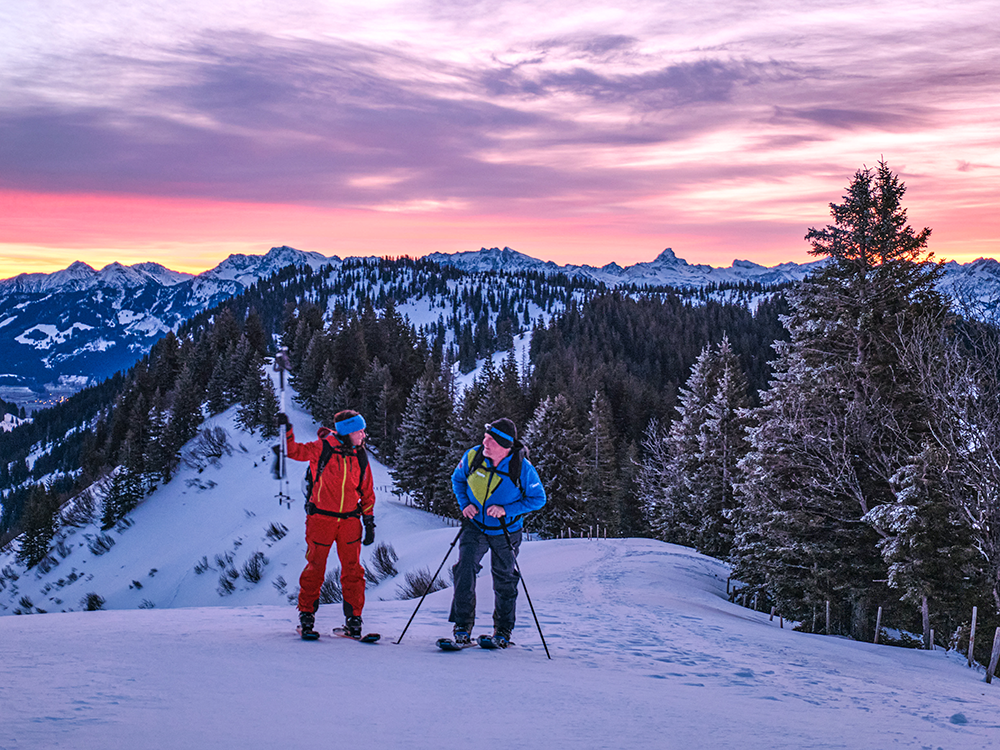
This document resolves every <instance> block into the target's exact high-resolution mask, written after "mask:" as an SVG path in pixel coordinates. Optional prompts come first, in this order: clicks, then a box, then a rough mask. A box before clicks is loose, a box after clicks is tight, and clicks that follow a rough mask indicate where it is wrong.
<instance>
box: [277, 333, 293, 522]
mask: <svg viewBox="0 0 1000 750" xmlns="http://www.w3.org/2000/svg"><path fill="white" fill-rule="evenodd" d="M288 366H289V362H288V348H287V347H284V346H283V347H281V349H279V350H278V353H277V354H276V355H275V356H274V369H275V371H276V372H277V373H278V382H279V384H280V386H281V413H282V414H285V370H287V369H288ZM278 433H279V439H280V449H279V452H278V455H277V456H276V457H275V458H276V466H275V472H274V475H275V477H276V478H277V479H278V505H281V504H282V503H285V504H286V505H288V507H289V508H291V507H292V496H291V495H289V494H288V493H287V492H284V489H286V488H287V485H288V471H287V468H286V461H285V457H286V456H287V455H288V434H287V432H286V430H285V425H279V428H278ZM282 480H284V482H285V487H282V484H281V482H282Z"/></svg>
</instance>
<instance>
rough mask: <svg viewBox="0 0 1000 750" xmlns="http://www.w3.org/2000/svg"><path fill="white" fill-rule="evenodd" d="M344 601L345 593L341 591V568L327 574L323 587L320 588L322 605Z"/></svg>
mask: <svg viewBox="0 0 1000 750" xmlns="http://www.w3.org/2000/svg"><path fill="white" fill-rule="evenodd" d="M342 601H344V592H343V591H341V589H340V568H337V569H336V570H334V571H333V572H332V573H327V574H326V578H324V579H323V585H322V586H320V587H319V603H320V604H336V603H337V602H342Z"/></svg>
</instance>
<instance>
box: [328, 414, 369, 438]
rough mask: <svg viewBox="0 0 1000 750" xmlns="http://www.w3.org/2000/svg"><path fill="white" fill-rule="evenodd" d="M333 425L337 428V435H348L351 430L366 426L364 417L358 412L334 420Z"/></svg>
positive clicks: (355, 430)
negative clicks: (345, 417) (351, 415)
mask: <svg viewBox="0 0 1000 750" xmlns="http://www.w3.org/2000/svg"><path fill="white" fill-rule="evenodd" d="M333 426H334V427H336V428H337V434H338V435H350V434H351V433H352V432H357V431H358V430H363V429H365V427H366V425H365V418H364V417H362V416H361V415H360V414H357V415H355V416H353V417H348V418H347V419H342V420H340V421H339V422H335V423H334V425H333Z"/></svg>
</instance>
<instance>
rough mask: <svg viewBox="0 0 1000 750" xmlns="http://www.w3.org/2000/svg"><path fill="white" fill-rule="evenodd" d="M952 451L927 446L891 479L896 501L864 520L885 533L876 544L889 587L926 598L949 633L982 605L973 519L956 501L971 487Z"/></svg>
mask: <svg viewBox="0 0 1000 750" xmlns="http://www.w3.org/2000/svg"><path fill="white" fill-rule="evenodd" d="M951 459H952V457H951V456H949V455H948V453H947V452H946V451H945V450H943V449H941V448H937V447H933V446H931V445H929V444H928V445H926V446H925V447H924V449H923V450H922V451H921V452H920V453H919V454H918V455H916V456H913V457H912V459H911V460H910V461H909V462H908V463H907V464H906V465H905V466H903V467H902V468H901V469H900V470H899V472H897V474H896V476H894V477H893V480H892V485H893V489H894V491H895V493H896V500H895V502H893V503H887V504H885V505H879V506H878V507H876V508H873V509H872V510H870V511H869V512H868V513H867V514H866V515H865V519H864V520H865V521H866V522H867V523H870V524H871V525H872V526H874V527H875V528H876V529H878V530H879V531H881V532H882V533H884V534H885V537H884V538H883V539H882V540H881V541H880V542H879V543H878V546H879V549H880V550H881V552H882V557H883V558H884V559H885V561H886V563H887V564H888V566H889V585H890V586H891V587H892V588H893V589H896V590H897V591H898V592H899V593H900V596H901V599H902V600H903V601H905V602H909V603H910V604H911V605H913V607H914V610H916V608H918V607H920V606H921V604H922V601H923V599H924V598H925V597H926V598H927V600H928V602H929V609H930V613H931V624H932V625H933V626H934V627H935V629H936V630H937V632H938V633H941V634H942V635H946V636H947V635H948V634H950V633H952V632H953V631H954V630H955V628H956V627H957V625H958V624H959V623H960V622H962V621H963V620H964V619H965V618H967V617H968V615H969V613H970V612H971V611H972V607H973V605H975V604H981V603H982V600H981V599H980V594H981V593H982V591H983V588H984V586H983V584H984V581H983V578H984V576H983V571H982V566H981V560H980V558H981V555H980V553H979V552H978V551H977V550H976V547H975V545H974V543H973V528H972V524H971V523H970V519H969V518H968V517H967V516H966V515H965V514H963V513H962V512H961V507H960V505H959V504H958V503H955V502H953V499H954V498H955V497H961V496H968V495H969V494H970V490H971V488H969V487H968V486H967V485H966V483H965V481H964V478H963V476H962V474H961V473H960V472H959V471H956V469H959V468H960V464H959V465H956V463H955V462H953V461H952V460H951Z"/></svg>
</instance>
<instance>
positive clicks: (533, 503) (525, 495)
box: [448, 418, 545, 648]
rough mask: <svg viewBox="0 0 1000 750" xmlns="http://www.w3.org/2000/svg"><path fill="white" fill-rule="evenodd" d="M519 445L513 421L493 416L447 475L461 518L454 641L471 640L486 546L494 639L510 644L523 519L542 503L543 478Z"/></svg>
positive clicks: (453, 610)
mask: <svg viewBox="0 0 1000 750" xmlns="http://www.w3.org/2000/svg"><path fill="white" fill-rule="evenodd" d="M523 447H524V446H523V445H521V443H519V442H518V440H517V428H516V427H515V426H514V423H513V422H512V421H511V420H509V419H506V418H504V419H497V420H496V421H494V422H491V423H490V424H488V425H486V433H485V434H484V435H483V444H482V445H478V446H476V447H475V448H470V449H469V450H468V451H466V453H465V455H464V456H462V460H461V461H459V462H458V466H457V467H456V468H455V471H454V473H452V475H451V484H452V488H453V489H454V491H455V498H456V499H457V500H458V507H459V508H460V509H461V511H462V519H463V520H462V534H461V540H460V543H459V546H458V562H457V563H456V564H455V566H454V567H453V568H452V573H453V574H454V579H455V590H454V596H453V598H452V603H451V615H450V616H449V617H448V620H449V621H450V622H453V623H454V624H455V628H454V635H455V638H454V640H455V642H456V643H470V642H471V639H472V628H473V626H474V625H475V622H476V575H477V574H478V573H479V571H480V570H481V569H482V566H481V565H480V561H481V560H482V559H483V555H485V554H486V552H487V550H489V552H490V570H491V572H492V573H493V594H494V601H493V638H494V640H495V641H496V643H497V645H499V646H500V647H502V648H506V647H507V644H508V643H510V634H511V631H512V630H513V629H514V608H515V605H516V603H517V583H518V580H519V578H518V574H517V569H516V567H515V565H516V559H517V552H518V549H520V546H521V527H522V525H523V518H524V515H525V514H526V513H530V512H531V511H533V510H538V509H539V508H541V507H542V506H543V505H545V490H544V488H543V487H542V482H541V480H540V479H539V478H538V472H537V471H535V467H534V466H532V465H531V464H530V463H529V462H528V461H527V459H526V458H524V454H523V452H522V450H521V449H522V448H523ZM505 527H506V530H507V534H504V528H505ZM508 536H509V541H508Z"/></svg>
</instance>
